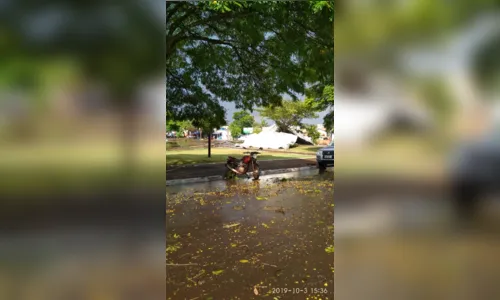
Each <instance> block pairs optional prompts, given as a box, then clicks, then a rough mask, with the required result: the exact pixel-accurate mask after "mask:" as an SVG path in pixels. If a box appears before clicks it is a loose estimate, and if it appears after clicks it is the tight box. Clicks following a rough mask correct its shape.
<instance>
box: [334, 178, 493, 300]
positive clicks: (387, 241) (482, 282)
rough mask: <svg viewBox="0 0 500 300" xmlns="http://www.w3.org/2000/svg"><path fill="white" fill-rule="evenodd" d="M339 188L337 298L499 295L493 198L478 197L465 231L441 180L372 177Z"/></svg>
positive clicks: (407, 299) (407, 298)
mask: <svg viewBox="0 0 500 300" xmlns="http://www.w3.org/2000/svg"><path fill="white" fill-rule="evenodd" d="M389 183H391V184H389ZM336 186H337V188H336V190H335V192H336V194H335V196H336V202H335V210H336V219H335V242H336V245H337V247H336V249H335V253H336V254H335V258H336V264H335V269H336V271H337V275H338V276H337V277H336V282H335V284H336V296H337V297H338V298H339V299H352V300H364V299H370V300H372V299H373V300H377V299H381V300H382V299H383V300H392V299H394V300H399V299H405V300H412V299H436V300H437V299H471V300H472V299H498V298H499V297H500V287H499V285H498V278H500V257H499V255H498V253H499V252H498V251H499V250H500V221H499V220H500V199H499V198H498V197H497V198H494V197H492V198H489V199H483V200H484V201H483V202H481V205H480V209H479V211H478V214H477V216H476V219H475V222H474V224H473V226H471V227H470V228H468V229H467V230H463V228H462V227H459V226H457V225H459V224H457V223H456V222H455V221H456V219H455V218H454V217H455V216H454V214H453V206H452V202H451V200H452V199H451V197H450V196H449V195H448V194H447V192H446V189H444V188H443V186H442V185H441V184H440V183H435V182H425V181H420V182H419V181H413V182H411V181H403V180H401V181H397V180H392V182H386V183H385V184H383V183H382V182H381V181H380V182H378V184H377V179H375V178H374V179H373V180H372V183H371V184H365V185H358V188H359V189H358V190H357V191H356V190H355V189H354V185H352V188H349V189H348V188H347V187H348V185H347V184H345V185H344V184H341V183H340V182H338V183H337V185H336ZM362 186H364V187H365V188H369V187H370V188H369V189H362V188H361V187H362ZM360 286H362V287H363V288H360Z"/></svg>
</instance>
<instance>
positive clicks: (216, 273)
mask: <svg viewBox="0 0 500 300" xmlns="http://www.w3.org/2000/svg"><path fill="white" fill-rule="evenodd" d="M222 273H224V270H216V271H212V274H214V275H220V274H222Z"/></svg>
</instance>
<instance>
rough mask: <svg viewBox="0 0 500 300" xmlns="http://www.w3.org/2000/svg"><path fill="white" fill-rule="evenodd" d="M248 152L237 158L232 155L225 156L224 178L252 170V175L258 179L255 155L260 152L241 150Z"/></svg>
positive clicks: (258, 169)
mask: <svg viewBox="0 0 500 300" xmlns="http://www.w3.org/2000/svg"><path fill="white" fill-rule="evenodd" d="M243 153H245V154H246V153H248V155H245V156H243V157H242V158H241V159H237V158H235V157H232V156H228V157H227V162H226V165H225V166H226V168H227V170H226V172H225V173H224V179H230V178H233V177H235V176H236V175H246V176H247V177H248V178H250V175H248V172H249V171H251V172H252V176H253V179H254V180H258V179H259V177H260V166H259V164H258V163H257V155H259V154H260V152H243Z"/></svg>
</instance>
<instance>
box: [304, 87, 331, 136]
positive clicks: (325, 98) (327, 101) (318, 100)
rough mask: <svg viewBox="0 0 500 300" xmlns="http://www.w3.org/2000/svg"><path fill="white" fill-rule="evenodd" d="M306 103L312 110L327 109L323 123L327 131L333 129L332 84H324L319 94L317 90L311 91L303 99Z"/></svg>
mask: <svg viewBox="0 0 500 300" xmlns="http://www.w3.org/2000/svg"><path fill="white" fill-rule="evenodd" d="M305 102H306V104H307V105H308V106H309V107H310V108H311V110H314V111H328V113H327V114H326V115H325V117H324V118H323V124H324V126H325V128H326V130H328V131H333V124H334V118H333V115H334V110H333V105H334V87H333V85H326V86H324V87H323V91H322V92H321V94H320V96H318V95H317V92H314V91H311V94H310V97H309V98H307V99H306V100H305Z"/></svg>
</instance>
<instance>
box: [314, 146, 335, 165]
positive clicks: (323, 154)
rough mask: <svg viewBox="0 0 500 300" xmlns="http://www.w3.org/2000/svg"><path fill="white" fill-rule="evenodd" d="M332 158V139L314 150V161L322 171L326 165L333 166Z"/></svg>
mask: <svg viewBox="0 0 500 300" xmlns="http://www.w3.org/2000/svg"><path fill="white" fill-rule="evenodd" d="M334 160H335V159H334V147H333V141H331V142H330V144H328V146H327V147H325V148H321V149H319V150H318V152H316V162H317V165H318V168H319V169H320V170H321V171H324V170H325V169H326V168H327V167H333V166H334Z"/></svg>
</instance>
